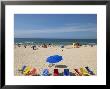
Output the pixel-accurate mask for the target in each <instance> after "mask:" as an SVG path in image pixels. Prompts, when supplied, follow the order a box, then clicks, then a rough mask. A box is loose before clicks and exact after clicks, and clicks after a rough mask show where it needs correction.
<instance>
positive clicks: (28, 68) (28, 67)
mask: <svg viewBox="0 0 110 89" xmlns="http://www.w3.org/2000/svg"><path fill="white" fill-rule="evenodd" d="M30 70H31V67H30V66H27V67H26V68H25V69H24V71H23V74H24V75H28V74H29V72H30Z"/></svg>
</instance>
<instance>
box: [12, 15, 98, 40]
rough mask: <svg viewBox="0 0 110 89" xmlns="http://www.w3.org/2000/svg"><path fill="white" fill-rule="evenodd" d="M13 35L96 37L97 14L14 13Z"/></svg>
mask: <svg viewBox="0 0 110 89" xmlns="http://www.w3.org/2000/svg"><path fill="white" fill-rule="evenodd" d="M14 37H15V38H58V39H59V38H60V39H97V15H96V14H15V15H14Z"/></svg>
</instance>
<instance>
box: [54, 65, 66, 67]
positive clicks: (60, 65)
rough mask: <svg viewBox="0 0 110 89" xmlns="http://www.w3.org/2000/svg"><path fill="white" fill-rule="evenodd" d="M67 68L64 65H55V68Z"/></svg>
mask: <svg viewBox="0 0 110 89" xmlns="http://www.w3.org/2000/svg"><path fill="white" fill-rule="evenodd" d="M67 67H68V66H66V65H56V66H55V68H67Z"/></svg>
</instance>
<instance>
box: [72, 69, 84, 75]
mask: <svg viewBox="0 0 110 89" xmlns="http://www.w3.org/2000/svg"><path fill="white" fill-rule="evenodd" d="M74 70H75V71H76V73H77V74H78V75H79V76H82V73H81V72H80V71H79V70H78V69H74Z"/></svg>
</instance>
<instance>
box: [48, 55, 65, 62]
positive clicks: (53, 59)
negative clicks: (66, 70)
mask: <svg viewBox="0 0 110 89" xmlns="http://www.w3.org/2000/svg"><path fill="white" fill-rule="evenodd" d="M61 60H63V58H62V56H59V55H54V56H50V57H48V58H47V60H46V61H47V62H49V63H57V62H60V61H61Z"/></svg>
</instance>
